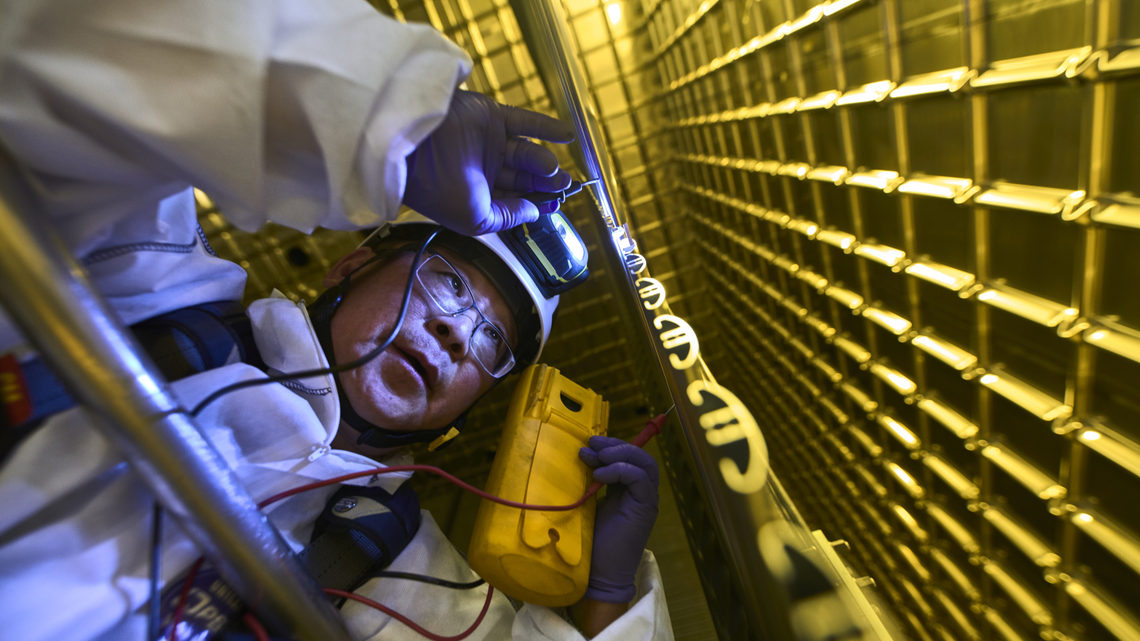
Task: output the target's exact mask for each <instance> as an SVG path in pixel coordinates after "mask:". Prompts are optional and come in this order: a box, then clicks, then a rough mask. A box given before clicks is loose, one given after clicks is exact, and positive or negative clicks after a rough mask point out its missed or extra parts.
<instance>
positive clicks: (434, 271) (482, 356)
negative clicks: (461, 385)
mask: <svg viewBox="0 0 1140 641" xmlns="http://www.w3.org/2000/svg"><path fill="white" fill-rule="evenodd" d="M416 283H418V284H419V286H420V288H421V289H422V290H423V292H424V293H425V294H427V298H428V300H430V301H432V302H433V303H435V307H436V309H437V310H439V311H440V312H441V313H443V314H445V315H447V316H458V315H460V314H462V313H464V312H466V311H467V310H469V309H473V310H475V313H476V314H478V315H479V322H478V323H476V325H475V328H474V329H472V330H471V337H470V339H469V341H468V342H469V345H470V349H471V353H472V354H473V355H474V356H475V361H476V362H477V363H479V366H480V367H482V368H483V371H485V372H487V374H489V375H491V376H492V377H493V378H502V377H504V376H506V375H507V374H508V373H510V371H511V370H512V369H514V366H515V355H514V352H512V351H511V346H510V343H509V341H508V340H507V336H506V334H505V333H504V332H503V330H501V329H499V328H498V327H496V326H495V324H494V323H492V322H491V321H490V320H488V319H487V317H486V316H485V315H484V314H483V312H482V310H480V309H479V307H478V306H477V305H475V297H474V296H473V295H472V294H471V286H470V285H468V284H467V279H466V278H464V277H463V275H462V274H460V273H459V270H458V269H456V268H455V267H453V266H452V265H451V263H449V262H447V260H446V259H445V258H444V257H443V256H440V255H438V254H433V255H431V256H428V257H427V259H425V260H424V262H422V263H420V266H419V267H417V268H416Z"/></svg>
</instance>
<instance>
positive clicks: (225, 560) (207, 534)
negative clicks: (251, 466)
mask: <svg viewBox="0 0 1140 641" xmlns="http://www.w3.org/2000/svg"><path fill="white" fill-rule="evenodd" d="M13 165H14V161H13V160H12V159H11V158H10V157H9V156H8V155H7V154H5V153H3V151H2V150H0V281H3V282H4V289H3V294H2V295H0V302H2V303H3V307H4V309H5V311H6V312H7V313H8V314H9V316H10V317H11V318H12V319H13V321H14V322H15V323H16V325H17V326H18V327H19V328H20V330H21V331H22V332H23V335H24V336H25V337H26V338H27V339H28V341H29V342H30V343H31V344H32V345H33V346H34V347H35V348H36V349H37V350H38V351H39V353H40V354H41V355H42V356H43V357H44V358H45V359H46V360H47V361H48V362H49V363H51V364H52V365H53V370H54V371H56V372H58V373H59V375H60V378H61V379H63V381H64V383H65V385H67V387H68V389H69V390H70V391H71V392H72V394H73V395H74V396H75V398H76V399H78V400H79V401H80V402H81V403H82V404H83V405H84V407H85V409H86V410H87V412H88V414H89V415H90V416H91V417H92V419H94V421H93V422H94V424H95V426H96V427H97V428H98V429H99V430H100V431H101V432H102V433H103V434H104V435H105V436H106V437H107V438H108V439H109V440H110V441H111V442H113V443H114V444H115V445H116V446H117V447H118V448H119V449H120V450H121V451H122V453H123V455H124V457H125V458H126V459H127V461H129V462H130V464H131V465H132V467H133V468H134V470H135V471H136V472H138V474H139V476H141V477H142V478H143V480H144V481H145V482H146V483H147V485H148V486H149V487H150V488H151V490H152V491H153V492H154V493H155V495H156V496H157V497H158V499H159V501H161V503H162V505H163V506H164V507H165V508H166V510H167V511H168V512H170V514H171V515H172V516H174V518H175V519H177V521H178V522H179V523H180V524H181V525H182V527H183V528H184V529H185V530H186V532H187V533H188V534H189V535H190V537H191V538H192V539H193V540H194V541H195V543H197V544H198V545H199V546H200V547H201V548H202V550H203V551H204V553H205V554H206V556H207V557H208V558H209V559H211V560H212V561H214V562H215V563H217V564H218V566H219V569H220V571H221V572H222V575H223V576H224V577H225V578H226V580H227V581H228V582H229V583H230V585H231V586H233V587H234V589H235V590H236V591H237V592H238V594H240V595H241V597H242V598H243V599H244V600H245V602H246V603H247V604H248V605H249V606H250V607H251V608H252V609H253V610H254V611H255V612H257V613H258V615H259V616H261V617H262V618H263V620H264V622H265V623H266V625H268V626H269V627H270V628H271V629H273V630H277V631H281V632H287V633H288V634H290V635H291V636H295V637H297V638H299V639H305V640H308V641H330V640H331V641H337V640H345V641H347V639H348V638H349V637H348V633H347V631H346V630H345V628H344V624H343V622H342V621H341V619H340V616H339V614H338V613H337V612H336V610H334V609H333V608H332V606H331V605H330V604H329V602H328V600H327V599H326V598H325V597H324V596H323V594H322V593H321V592H320V589H319V587H318V586H317V585H316V583H315V582H314V581H313V580H312V578H311V577H310V576H309V575H308V574H307V573H306V571H305V569H304V566H303V565H302V564H301V563H300V561H299V560H298V559H297V557H296V556H295V555H294V554H293V553H292V551H291V550H290V549H289V547H288V546H287V545H286V543H285V541H284V540H283V539H282V538H281V535H280V534H279V533H278V532H277V531H276V530H275V529H274V528H273V526H272V525H270V523H269V521H268V520H267V519H266V518H265V516H264V515H262V514H261V512H260V511H259V510H258V509H257V506H256V505H255V504H254V502H253V499H251V498H250V496H249V494H248V493H247V492H246V491H245V488H243V487H242V486H241V485H240V483H239V482H238V481H237V478H236V477H235V476H234V475H233V474H232V473H231V471H230V469H229V468H228V467H227V466H226V464H225V462H224V461H223V460H222V458H221V457H220V456H219V455H218V453H217V452H216V451H215V450H214V448H213V446H212V445H211V444H210V443H209V442H207V441H206V440H205V439H204V438H203V437H202V435H201V434H200V433H199V432H198V429H197V428H196V427H195V426H194V424H193V422H192V421H191V420H190V418H189V417H188V416H187V414H186V413H185V410H183V409H182V408H180V407H179V405H178V403H177V402H175V400H174V399H173V398H172V397H171V395H170V393H169V391H168V389H167V386H166V384H165V382H164V381H163V379H162V376H161V375H160V374H159V373H158V370H157V369H156V368H155V366H154V365H153V364H152V363H151V362H150V361H149V359H148V358H146V357H145V356H143V352H142V350H141V348H140V347H139V346H138V345H137V344H136V343H135V342H134V340H133V338H132V337H131V336H130V335H129V334H128V333H127V332H126V331H125V329H124V328H123V326H122V325H121V323H120V322H119V321H118V320H117V318H116V317H115V314H114V312H113V311H112V310H111V309H110V307H109V306H108V305H107V304H106V303H105V302H104V301H103V300H102V298H101V297H100V296H99V295H98V294H97V293H96V292H95V290H94V288H93V286H92V284H91V283H90V281H88V279H87V277H86V275H85V273H84V271H83V269H82V268H81V267H80V266H79V264H78V263H77V262H76V261H75V259H74V258H73V257H72V256H71V255H70V252H69V251H68V250H67V249H66V248H65V247H64V246H63V244H62V242H61V241H60V240H59V239H58V237H56V235H55V234H54V232H53V231H52V230H50V229H49V228H48V227H47V226H45V225H43V224H40V223H39V221H40V220H42V217H41V216H38V215H37V214H36V213H35V210H34V209H33V208H32V207H31V206H30V205H29V202H30V201H29V199H28V198H27V197H26V195H25V194H24V193H23V192H22V190H21V187H22V186H21V185H19V184H18V182H17V181H16V180H15V178H14V176H15V175H16V170H15V168H14V166H13Z"/></svg>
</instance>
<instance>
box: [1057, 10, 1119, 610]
mask: <svg viewBox="0 0 1140 641" xmlns="http://www.w3.org/2000/svg"><path fill="white" fill-rule="evenodd" d="M1119 15H1120V4H1119V0H1096V1H1095V2H1092V3H1090V4H1089V5H1088V6H1087V13H1086V38H1087V41H1088V42H1089V44H1091V45H1092V47H1093V50H1094V51H1105V50H1106V49H1107V48H1108V47H1109V46H1110V45H1111V44H1113V42H1114V41H1115V39H1116V38H1117V37H1118V31H1119V24H1118V22H1119V21H1118V20H1117V19H1116V18H1117V17H1118V16H1119ZM1114 89H1115V84H1114V83H1112V82H1110V81H1105V80H1104V79H1103V78H1098V79H1096V80H1095V82H1093V83H1091V89H1090V91H1091V95H1090V96H1088V97H1087V98H1086V101H1085V105H1086V108H1085V121H1086V122H1085V128H1084V136H1085V137H1086V141H1085V142H1086V144H1085V145H1083V147H1084V151H1085V153H1086V155H1085V157H1084V158H1082V163H1081V170H1082V175H1081V183H1082V184H1081V185H1080V188H1082V189H1084V190H1085V191H1086V192H1087V193H1088V194H1089V196H1090V197H1092V198H1096V197H1098V196H1100V195H1101V194H1103V193H1105V192H1106V191H1107V183H1108V179H1109V176H1110V175H1111V173H1110V172H1111V167H1110V161H1111V158H1112V143H1113V140H1112V135H1111V131H1110V129H1111V122H1112V117H1111V114H1112V109H1113V107H1114V100H1115V97H1114V93H1115V92H1114ZM1105 234H1106V230H1105V229H1104V228H1103V227H1101V226H1100V225H1097V224H1094V223H1091V222H1088V221H1085V224H1083V225H1082V226H1081V228H1080V233H1079V234H1078V238H1079V243H1080V246H1079V248H1078V249H1079V251H1078V257H1079V259H1078V261H1077V264H1076V266H1075V268H1076V269H1077V273H1076V274H1075V275H1074V278H1073V287H1074V291H1073V294H1072V298H1071V300H1070V304H1071V305H1072V306H1073V307H1076V308H1077V309H1078V310H1080V319H1082V320H1087V319H1091V318H1094V317H1096V316H1098V315H1099V314H1100V311H1101V293H1102V287H1103V284H1104V247H1105ZM1096 358H1097V348H1096V347H1094V346H1092V345H1089V344H1088V343H1086V342H1084V341H1078V342H1077V345H1076V357H1075V358H1074V359H1073V360H1074V362H1073V366H1072V369H1071V371H1070V372H1069V373H1068V375H1067V377H1066V385H1065V402H1066V403H1067V404H1069V405H1070V406H1071V407H1072V408H1073V419H1074V420H1080V419H1081V418H1082V417H1087V416H1090V415H1091V413H1092V407H1091V406H1092V395H1093V385H1094V383H1095V380H1094V367H1095V365H1096ZM1066 438H1068V439H1069V444H1068V452H1067V454H1068V456H1067V459H1066V460H1063V461H1062V464H1061V478H1060V481H1061V484H1062V485H1064V486H1065V488H1066V491H1067V493H1066V497H1065V500H1066V502H1067V503H1069V504H1079V503H1080V502H1081V501H1082V500H1083V499H1084V498H1085V497H1084V494H1085V492H1086V489H1085V485H1086V483H1085V481H1086V479H1085V476H1086V473H1087V468H1088V456H1089V452H1088V449H1087V447H1086V446H1085V445H1084V444H1083V443H1081V442H1080V441H1078V440H1077V439H1076V438H1075V437H1074V435H1072V434H1070V435H1069V436H1067V437H1066ZM1059 516H1060V517H1061V519H1062V520H1061V546H1060V553H1061V560H1062V566H1061V567H1060V568H1059V571H1061V572H1065V573H1068V574H1073V573H1075V572H1077V571H1078V569H1079V568H1080V567H1081V565H1082V564H1081V559H1080V555H1079V552H1080V547H1081V546H1080V538H1081V534H1080V531H1079V530H1078V529H1077V527H1076V526H1075V525H1074V524H1073V522H1072V521H1071V520H1070V519H1069V514H1068V513H1062V514H1060V515H1059ZM1056 597H1057V598H1056V612H1055V613H1054V614H1055V625H1056V626H1057V627H1058V628H1059V629H1061V630H1063V631H1066V632H1068V631H1070V630H1071V628H1072V611H1073V608H1074V607H1079V606H1077V605H1076V604H1074V603H1073V599H1072V597H1071V596H1069V594H1068V592H1066V591H1065V590H1064V589H1063V587H1062V589H1059V590H1058V591H1057V595H1056Z"/></svg>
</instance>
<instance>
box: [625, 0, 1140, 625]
mask: <svg viewBox="0 0 1140 641" xmlns="http://www.w3.org/2000/svg"><path fill="white" fill-rule="evenodd" d="M642 5H643V9H644V12H645V14H646V15H647V16H648V20H649V22H648V29H649V32H650V33H651V35H652V40H653V43H654V45H653V46H654V49H653V53H652V60H653V66H654V69H655V70H656V72H657V73H658V74H659V85H660V87H661V88H662V89H661V90H660V92H659V93H658V94H657V96H656V101H657V102H659V103H663V104H664V105H665V110H666V112H667V114H668V118H669V120H670V124H669V127H668V131H669V133H670V140H671V141H672V144H673V145H674V146H675V149H676V152H675V154H674V155H673V159H674V160H675V164H674V165H671V166H670V167H668V168H667V170H668V171H669V172H670V173H668V176H670V177H671V179H672V180H671V181H670V182H671V183H672V184H675V185H676V186H677V191H675V192H673V193H672V194H671V195H670V196H669V197H670V199H671V202H672V203H673V205H674V206H675V207H676V208H678V209H681V210H683V212H684V215H685V218H686V220H687V227H686V230H687V232H688V236H689V237H690V238H692V239H694V240H695V242H696V244H697V245H698V246H699V248H700V260H699V261H698V262H697V263H696V264H695V265H693V267H694V269H696V270H698V272H699V274H700V275H701V278H702V279H703V280H704V283H705V284H704V286H703V287H702V288H701V289H700V290H699V292H697V295H698V296H699V297H700V298H699V300H700V302H699V304H700V306H701V307H705V308H708V309H711V310H714V314H713V315H714V316H715V318H716V320H715V321H714V322H711V323H709V324H705V325H703V326H701V327H700V329H701V333H702V336H703V337H704V339H705V340H704V343H703V344H704V345H706V346H707V347H706V359H708V360H709V362H710V364H712V366H713V367H714V369H715V371H717V372H718V376H720V377H721V378H723V379H724V380H725V382H726V384H728V385H730V386H731V387H732V388H733V389H736V390H739V391H740V393H741V396H742V397H744V398H746V401H747V402H748V403H749V405H750V407H751V408H752V410H753V412H754V413H756V415H757V417H758V418H760V417H762V420H764V421H765V422H766V425H765V429H766V434H767V435H768V437H769V440H770V444H771V447H772V452H773V455H772V461H773V465H774V467H775V469H776V471H777V473H778V474H779V475H780V478H781V479H782V480H783V481H784V483H785V485H786V486H787V488H788V490H789V492H790V493H791V494H792V496H793V498H794V499H796V500H797V503H798V504H799V505H800V507H801V509H803V510H804V512H805V516H806V518H807V519H808V520H809V522H810V523H812V524H814V525H816V526H819V527H822V528H823V529H824V530H825V531H826V532H827V533H828V534H829V535H830V536H832V537H840V538H844V539H848V540H850V541H851V542H852V547H853V551H854V558H855V559H856V561H857V563H858V564H859V565H860V566H861V567H862V569H864V570H865V571H867V572H868V573H869V574H870V575H871V576H872V577H873V578H874V579H875V580H876V582H877V584H878V586H879V587H880V589H881V590H882V592H883V593H884V594H886V595H887V596H888V597H889V600H890V602H891V603H893V604H894V606H895V609H896V613H897V614H898V615H899V617H900V618H901V619H902V620H903V621H905V622H907V623H909V632H910V633H911V634H913V636H915V637H916V638H920V639H966V638H971V639H973V638H1003V639H1020V638H1029V637H1035V636H1038V635H1040V636H1041V637H1042V638H1057V639H1061V638H1083V639H1101V638H1120V639H1136V638H1140V624H1138V623H1137V622H1138V620H1140V619H1138V617H1140V605H1138V601H1137V598H1136V596H1135V586H1136V585H1137V578H1138V577H1137V572H1140V538H1138V536H1140V520H1138V518H1137V513H1136V511H1135V510H1134V509H1132V507H1131V506H1132V504H1133V503H1134V500H1135V497H1136V496H1137V495H1138V494H1137V491H1138V490H1140V479H1138V478H1137V476H1138V475H1140V430H1138V428H1137V424H1138V423H1137V419H1138V418H1140V412H1138V410H1140V404H1138V403H1137V402H1136V400H1135V398H1136V396H1135V394H1134V393H1133V392H1132V387H1133V386H1134V385H1135V383H1136V382H1137V381H1140V365H1138V363H1140V332H1138V331H1137V328H1140V307H1138V306H1137V303H1136V300H1137V299H1136V297H1135V296H1134V295H1133V293H1134V291H1135V290H1134V282H1135V277H1136V275H1137V274H1138V273H1140V260H1138V258H1137V250H1138V249H1140V232H1138V227H1140V215H1138V214H1140V209H1138V208H1137V205H1138V204H1140V203H1138V201H1136V200H1135V199H1134V194H1133V192H1134V191H1136V189H1137V186H1138V185H1137V178H1136V176H1137V172H1136V170H1137V163H1136V161H1135V160H1134V159H1133V157H1132V154H1131V152H1132V150H1133V149H1135V148H1136V146H1137V145H1136V143H1137V142H1138V134H1140V130H1138V129H1137V126H1136V124H1135V122H1136V121H1135V118H1134V115H1133V114H1134V113H1135V111H1136V106H1137V100H1136V99H1137V92H1138V87H1140V76H1138V75H1137V68H1138V61H1140V49H1137V48H1133V47H1134V44H1135V42H1136V40H1135V39H1136V38H1137V37H1138V36H1140V9H1138V8H1137V5H1136V4H1135V3H1132V2H1122V1H1115V2H1114V1H1103V2H1099V1H1090V2H1085V1H1040V2H1026V1H1008V0H1006V1H999V0H991V1H983V0H971V1H965V2H963V1H948V0H906V1H903V0H882V1H857V0H834V1H831V2H822V3H819V2H810V1H804V0H795V1H793V0H785V1H779V0H775V1H752V2H728V1H721V2H716V1H704V2H698V1H694V0H688V1H686V0H675V1H669V0H662V1H661V2H643V3H642ZM672 181H675V182H672ZM699 319H700V316H699V315H697V317H696V320H695V322H694V324H695V325H700V321H699Z"/></svg>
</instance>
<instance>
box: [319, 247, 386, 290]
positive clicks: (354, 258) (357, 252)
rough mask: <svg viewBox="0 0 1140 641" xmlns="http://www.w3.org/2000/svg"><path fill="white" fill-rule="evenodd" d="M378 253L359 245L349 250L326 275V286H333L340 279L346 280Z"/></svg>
mask: <svg viewBox="0 0 1140 641" xmlns="http://www.w3.org/2000/svg"><path fill="white" fill-rule="evenodd" d="M375 255H376V254H375V253H373V251H372V250H371V249H369V248H367V247H357V248H356V249H354V250H352V251H350V252H348V253H347V254H345V255H344V256H342V257H341V259H340V260H338V261H337V262H336V264H335V265H333V266H332V269H330V270H329V273H328V274H327V275H325V281H324V286H325V287H332V286H333V285H336V284H337V283H339V282H340V281H342V280H344V278H345V276H348V275H349V274H351V273H352V272H354V271H356V270H357V269H359V268H360V266H361V265H363V264H364V263H366V262H368V259H370V258H372V257H373V256H375Z"/></svg>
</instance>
